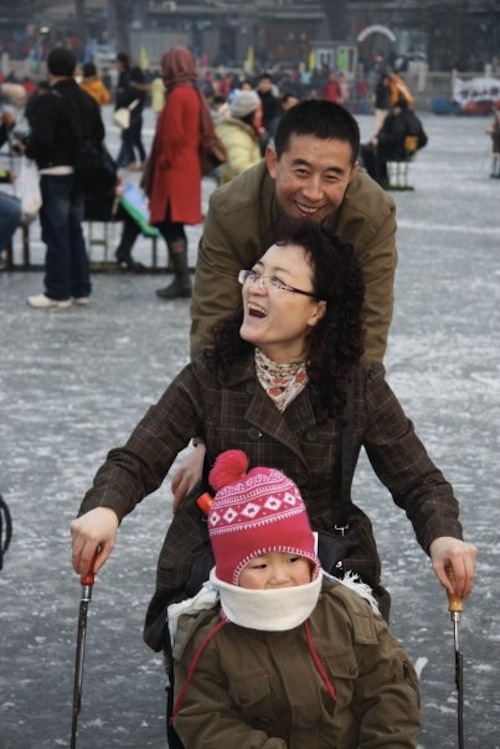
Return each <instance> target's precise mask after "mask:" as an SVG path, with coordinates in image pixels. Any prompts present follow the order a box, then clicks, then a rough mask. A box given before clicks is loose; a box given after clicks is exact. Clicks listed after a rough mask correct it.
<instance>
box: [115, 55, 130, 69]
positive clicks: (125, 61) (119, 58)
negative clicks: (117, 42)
mask: <svg viewBox="0 0 500 749" xmlns="http://www.w3.org/2000/svg"><path fill="white" fill-rule="evenodd" d="M116 62H119V63H121V65H123V67H124V68H125V69H127V68H129V67H130V57H129V56H128V55H127V53H126V52H118V54H117V55H116Z"/></svg>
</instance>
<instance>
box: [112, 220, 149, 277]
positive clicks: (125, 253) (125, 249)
mask: <svg viewBox="0 0 500 749" xmlns="http://www.w3.org/2000/svg"><path fill="white" fill-rule="evenodd" d="M140 233H141V230H140V229H139V226H138V225H137V224H136V222H135V221H134V219H133V218H129V217H128V216H127V217H126V218H125V220H124V222H123V230H122V236H121V239H120V244H119V245H118V247H117V248H116V252H115V257H116V260H117V262H118V264H119V266H120V268H122V269H123V270H140V269H141V268H143V266H142V263H136V262H135V261H134V260H133V258H132V247H133V246H134V244H135V241H136V239H137V237H138V236H139V234H140Z"/></svg>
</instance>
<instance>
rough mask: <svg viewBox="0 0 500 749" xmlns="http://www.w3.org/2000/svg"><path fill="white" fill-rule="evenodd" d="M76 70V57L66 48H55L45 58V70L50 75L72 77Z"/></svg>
mask: <svg viewBox="0 0 500 749" xmlns="http://www.w3.org/2000/svg"><path fill="white" fill-rule="evenodd" d="M75 68H76V57H75V55H74V54H73V52H72V51H71V50H70V49H66V47H55V48H54V49H52V50H51V51H50V52H49V55H48V57H47V69H48V71H49V73H50V74H51V75H57V76H59V75H60V76H68V77H70V76H73V75H74V74H75Z"/></svg>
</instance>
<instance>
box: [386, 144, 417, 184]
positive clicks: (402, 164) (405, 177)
mask: <svg viewBox="0 0 500 749" xmlns="http://www.w3.org/2000/svg"><path fill="white" fill-rule="evenodd" d="M417 148H418V136H417V135H407V136H406V138H405V157H404V159H401V160H400V161H388V162H387V175H388V177H389V188H388V189H389V190H414V189H415V188H414V187H413V186H412V185H410V164H411V162H412V161H413V159H414V158H415V154H416V153H417Z"/></svg>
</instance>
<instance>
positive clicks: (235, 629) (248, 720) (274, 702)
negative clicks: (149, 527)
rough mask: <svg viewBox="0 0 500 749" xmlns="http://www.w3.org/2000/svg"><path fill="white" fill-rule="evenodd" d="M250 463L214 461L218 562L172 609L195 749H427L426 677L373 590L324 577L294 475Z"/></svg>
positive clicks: (178, 697)
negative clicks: (421, 734) (423, 718)
mask: <svg viewBox="0 0 500 749" xmlns="http://www.w3.org/2000/svg"><path fill="white" fill-rule="evenodd" d="M247 470H248V460H247V458H246V455H245V454H244V453H243V452H241V451H239V450H229V451H227V452H225V453H222V454H221V455H220V456H219V457H218V459H217V460H216V462H215V465H214V467H213V468H212V470H211V472H210V475H209V481H210V484H211V485H212V486H213V488H214V489H215V490H216V491H217V493H216V495H215V498H214V500H213V503H212V505H211V507H210V510H209V515H208V530H209V534H210V540H211V544H212V549H213V552H214V556H215V567H214V569H213V570H212V572H211V575H210V582H209V583H206V584H205V586H204V588H203V589H202V590H201V591H200V593H199V594H198V595H197V596H196V597H195V598H192V599H190V600H189V601H184V602H182V603H179V604H174V605H172V606H170V608H169V626H170V632H171V637H172V639H173V641H174V646H173V655H174V675H175V690H176V693H175V704H174V708H173V714H172V722H173V725H174V726H175V729H176V731H177V733H178V734H179V736H180V738H181V740H182V741H183V743H184V746H185V747H186V749H194V747H203V749H209V748H210V747H213V748H214V749H215V748H217V749H219V747H265V749H287V748H289V749H292V748H295V749H299V748H300V749H304V748H305V747H314V748H315V749H323V748H325V749H326V748H327V747H331V748H332V749H333V747H335V748H336V749H357V748H358V747H359V748H360V749H361V747H363V748H364V749H367V748H368V747H386V748H389V747H390V748H391V749H404V748H405V747H416V738H417V733H418V730H419V727H420V707H419V688H418V680H417V676H416V674H415V671H414V668H413V666H412V664H411V663H410V661H409V659H408V656H407V655H406V653H405V651H404V650H403V648H402V647H401V645H400V644H399V643H398V642H397V641H396V639H395V638H394V637H393V636H392V635H391V633H390V631H389V629H388V627H387V625H386V624H385V623H384V621H383V620H382V618H381V617H380V616H379V615H378V614H377V613H375V612H374V611H373V610H372V606H373V601H372V606H371V605H370V603H369V602H368V601H367V600H365V599H366V598H370V596H369V589H367V586H365V585H361V584H355V583H353V582H352V580H351V581H350V582H349V581H348V582H347V584H346V583H345V582H342V583H341V582H338V581H336V580H333V579H332V578H330V577H329V576H327V575H326V574H325V573H323V572H322V570H321V569H320V564H319V560H318V557H317V554H316V550H315V538H314V535H313V533H312V531H311V527H310V525H309V520H308V517H307V513H306V509H305V505H304V503H303V501H302V498H301V496H300V493H299V490H298V488H297V486H296V485H295V484H294V483H293V482H292V481H291V480H290V479H289V478H287V477H286V476H285V475H284V474H283V473H281V472H280V471H278V470H275V469H272V468H262V467H259V468H253V469H252V470H250V471H248V472H247ZM351 588H357V589H359V591H360V593H361V595H358V594H357V593H356V592H354V591H353V590H352V589H351ZM362 596H364V597H362Z"/></svg>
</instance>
